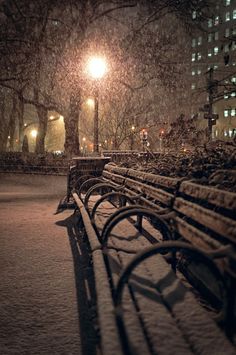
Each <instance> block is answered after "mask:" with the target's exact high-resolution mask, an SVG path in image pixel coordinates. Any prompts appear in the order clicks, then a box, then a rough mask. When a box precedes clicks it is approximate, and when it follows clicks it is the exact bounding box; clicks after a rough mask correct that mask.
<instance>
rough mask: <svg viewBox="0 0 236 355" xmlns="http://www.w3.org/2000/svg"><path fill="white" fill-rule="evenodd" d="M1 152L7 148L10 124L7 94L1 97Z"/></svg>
mask: <svg viewBox="0 0 236 355" xmlns="http://www.w3.org/2000/svg"><path fill="white" fill-rule="evenodd" d="M0 109H1V111H0V152H5V151H6V149H7V137H8V124H7V120H6V104H5V96H4V95H3V96H1V97H0Z"/></svg>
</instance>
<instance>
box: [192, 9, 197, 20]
mask: <svg viewBox="0 0 236 355" xmlns="http://www.w3.org/2000/svg"><path fill="white" fill-rule="evenodd" d="M196 17H197V11H193V12H192V19H193V20H194V19H195V18H196Z"/></svg>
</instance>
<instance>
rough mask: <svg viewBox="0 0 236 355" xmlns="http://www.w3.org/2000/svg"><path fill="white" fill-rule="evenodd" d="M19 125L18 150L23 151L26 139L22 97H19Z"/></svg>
mask: <svg viewBox="0 0 236 355" xmlns="http://www.w3.org/2000/svg"><path fill="white" fill-rule="evenodd" d="M18 103H19V105H18V123H19V138H18V150H19V151H21V149H22V144H23V138H24V109H25V106H24V99H23V96H22V95H18Z"/></svg>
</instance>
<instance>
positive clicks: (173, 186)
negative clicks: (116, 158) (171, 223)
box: [103, 164, 181, 210]
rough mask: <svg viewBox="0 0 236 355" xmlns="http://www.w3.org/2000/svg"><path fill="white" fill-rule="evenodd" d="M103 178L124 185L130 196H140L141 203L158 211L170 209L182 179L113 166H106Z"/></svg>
mask: <svg viewBox="0 0 236 355" xmlns="http://www.w3.org/2000/svg"><path fill="white" fill-rule="evenodd" d="M103 177H104V178H105V179H106V180H109V181H112V182H113V183H115V184H117V185H122V186H123V187H124V190H125V191H126V192H128V193H129V194H130V195H133V196H135V195H139V194H141V197H140V198H139V203H143V204H144V205H147V206H151V207H153V208H156V209H157V210H161V209H165V208H170V207H171V206H172V205H173V202H174V197H175V194H176V192H177V190H178V187H179V184H180V182H181V179H177V178H169V177H165V176H161V175H154V174H149V173H145V172H142V171H136V170H133V169H127V168H121V167H117V166H114V165H111V164H108V165H106V166H105V168H104V170H103Z"/></svg>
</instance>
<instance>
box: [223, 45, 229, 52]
mask: <svg viewBox="0 0 236 355" xmlns="http://www.w3.org/2000/svg"><path fill="white" fill-rule="evenodd" d="M224 51H225V52H228V51H229V45H228V44H225V46H224Z"/></svg>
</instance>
